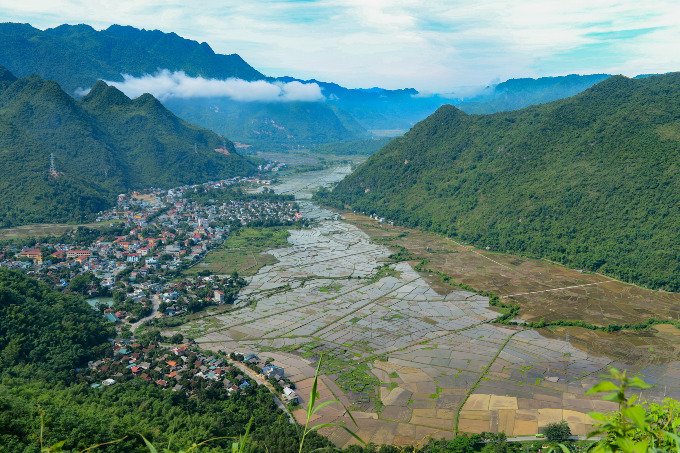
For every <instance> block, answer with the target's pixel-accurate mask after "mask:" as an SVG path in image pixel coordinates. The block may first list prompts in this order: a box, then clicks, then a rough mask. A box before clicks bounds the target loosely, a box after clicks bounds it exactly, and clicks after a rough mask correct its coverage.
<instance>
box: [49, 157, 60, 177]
mask: <svg viewBox="0 0 680 453" xmlns="http://www.w3.org/2000/svg"><path fill="white" fill-rule="evenodd" d="M50 176H51V177H53V178H57V177H59V172H58V171H57V165H56V164H55V163H54V153H50Z"/></svg>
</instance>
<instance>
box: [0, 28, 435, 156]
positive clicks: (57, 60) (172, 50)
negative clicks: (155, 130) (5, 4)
mask: <svg viewBox="0 0 680 453" xmlns="http://www.w3.org/2000/svg"><path fill="white" fill-rule="evenodd" d="M0 65H3V66H5V67H6V68H8V69H9V70H10V71H12V72H13V73H14V74H16V75H18V76H29V75H34V74H37V75H38V76H40V77H42V78H45V79H49V80H55V81H56V82H58V83H59V84H60V85H61V87H63V89H64V90H65V91H66V92H67V93H68V94H75V93H80V92H81V91H82V90H87V89H88V88H90V87H92V86H93V85H94V84H95V83H96V82H97V81H98V80H110V81H118V82H122V81H123V77H122V74H130V75H132V76H142V75H144V74H153V73H155V72H157V71H158V70H159V69H167V70H169V71H184V72H185V73H186V74H188V75H189V76H192V77H197V76H201V77H205V78H213V79H221V80H224V79H229V78H238V79H243V80H251V81H252V80H271V81H274V79H270V78H267V77H266V76H265V75H263V74H261V73H260V72H259V71H257V70H255V69H254V68H253V67H252V66H250V65H249V64H248V63H246V62H245V61H244V60H243V59H242V58H241V57H240V56H238V55H236V54H231V55H222V54H218V53H215V52H214V51H213V50H212V48H211V47H210V46H209V45H208V44H207V43H198V42H196V41H193V40H190V39H185V38H182V37H180V36H178V35H177V34H175V33H164V32H162V31H159V30H144V29H141V30H140V29H137V28H134V27H130V26H121V25H112V26H110V27H109V28H107V29H105V30H100V31H97V30H95V29H94V28H92V27H90V26H89V25H60V26H58V27H55V28H48V29H46V30H39V29H37V28H34V27H32V26H31V25H29V24H16V23H3V24H0ZM164 103H165V104H166V105H167V106H168V107H169V108H170V109H171V110H172V111H173V112H174V113H175V114H177V115H178V116H180V117H182V118H183V119H185V120H187V121H190V122H192V123H195V124H199V125H201V126H203V127H206V128H209V129H211V130H213V131H215V132H217V133H218V134H225V135H226V136H228V137H229V138H231V139H234V140H239V141H245V142H248V143H250V144H254V145H256V146H258V147H259V148H264V149H290V148H297V147H302V146H307V145H309V144H314V143H323V142H334V141H340V140H345V139H353V138H361V137H363V136H365V135H366V134H367V133H366V131H365V129H364V128H363V127H362V126H360V125H359V124H358V123H357V122H356V121H355V120H354V119H353V118H352V117H350V116H349V115H347V114H346V113H344V112H342V111H341V110H340V109H338V108H337V107H336V106H335V105H331V104H329V103H326V102H279V101H275V102H238V101H234V100H231V99H228V98H207V99H206V98H189V99H168V100H165V101H164ZM431 111H432V110H430V112H431Z"/></svg>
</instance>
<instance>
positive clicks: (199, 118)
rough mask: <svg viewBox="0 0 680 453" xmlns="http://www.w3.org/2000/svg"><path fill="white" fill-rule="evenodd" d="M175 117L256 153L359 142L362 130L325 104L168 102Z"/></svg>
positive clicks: (211, 99) (215, 100)
mask: <svg viewBox="0 0 680 453" xmlns="http://www.w3.org/2000/svg"><path fill="white" fill-rule="evenodd" d="M165 104H166V105H167V106H168V108H169V109H171V110H172V111H173V112H175V113H176V114H177V115H179V116H181V117H182V118H186V119H187V120H189V121H191V122H193V123H196V124H200V125H202V126H204V127H207V128H210V129H211V130H213V131H216V132H218V133H220V134H223V135H225V136H227V137H229V138H231V139H232V140H235V141H240V142H245V143H249V144H253V145H255V146H256V147H257V148H258V149H266V150H286V149H293V148H300V147H307V146H309V145H314V144H317V143H327V142H338V141H343V140H352V139H357V138H363V137H366V136H367V135H368V133H367V132H366V130H365V129H364V128H363V127H362V126H361V125H359V123H357V122H356V120H354V118H352V117H351V116H349V115H347V114H346V113H344V112H343V111H342V110H340V109H338V108H336V107H335V106H333V105H329V104H328V103H326V102H271V103H265V102H238V101H233V100H231V99H226V98H208V99H168V100H166V101H165Z"/></svg>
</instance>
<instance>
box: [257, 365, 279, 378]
mask: <svg viewBox="0 0 680 453" xmlns="http://www.w3.org/2000/svg"><path fill="white" fill-rule="evenodd" d="M262 374H264V375H265V376H266V377H267V379H276V380H279V379H283V377H284V370H283V368H281V367H280V366H276V365H266V366H265V367H264V368H262Z"/></svg>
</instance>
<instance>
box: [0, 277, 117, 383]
mask: <svg viewBox="0 0 680 453" xmlns="http://www.w3.org/2000/svg"><path fill="white" fill-rule="evenodd" d="M114 334H115V331H114V329H113V328H112V327H110V324H107V322H106V321H105V320H104V318H103V317H102V316H101V315H100V314H99V313H97V312H96V311H94V310H92V308H90V306H89V305H87V303H85V300H84V299H82V298H79V297H74V296H69V295H65V294H63V293H60V292H58V291H54V290H52V289H50V288H49V287H48V286H47V285H45V284H43V283H40V282H38V281H36V280H33V279H30V278H28V277H26V276H25V275H24V274H23V273H21V272H18V271H10V270H8V269H3V268H0V374H1V373H2V372H5V371H8V370H10V369H13V368H15V367H24V368H28V369H29V370H30V373H31V374H32V375H36V374H38V375H41V376H43V377H50V378H52V379H56V378H57V377H58V378H59V379H69V377H70V376H71V375H72V374H73V373H74V370H75V369H76V368H78V367H82V366H86V365H87V362H88V360H92V359H94V358H97V357H99V356H101V355H102V354H104V352H105V351H107V350H108V349H109V348H110V345H109V342H108V340H109V337H111V336H113V335H114ZM15 371H16V370H15Z"/></svg>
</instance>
